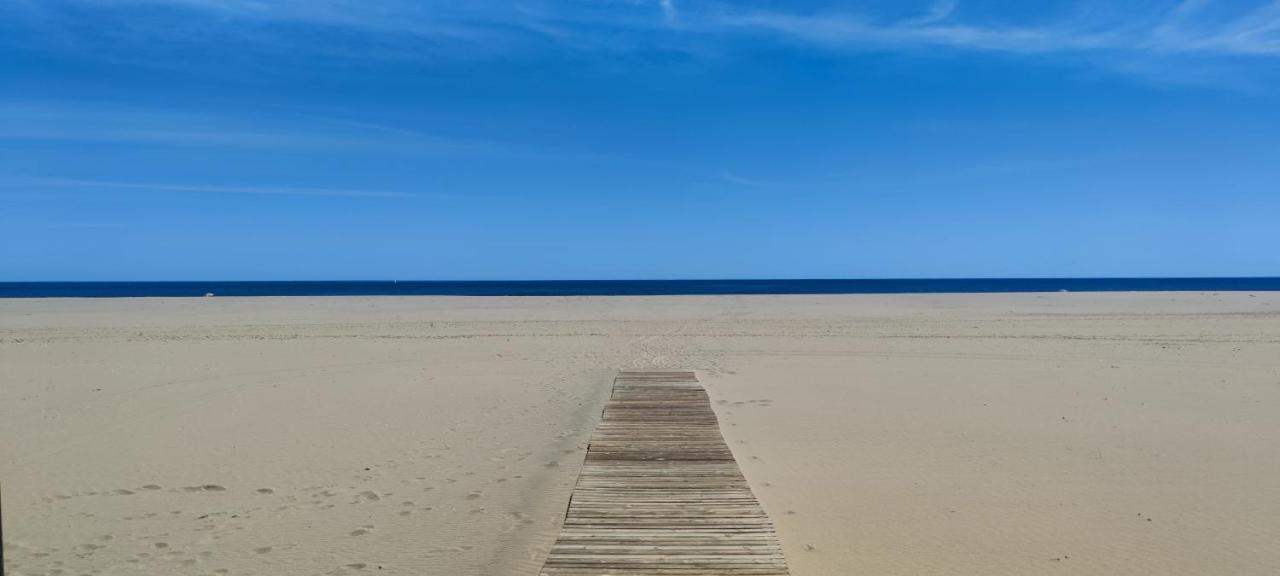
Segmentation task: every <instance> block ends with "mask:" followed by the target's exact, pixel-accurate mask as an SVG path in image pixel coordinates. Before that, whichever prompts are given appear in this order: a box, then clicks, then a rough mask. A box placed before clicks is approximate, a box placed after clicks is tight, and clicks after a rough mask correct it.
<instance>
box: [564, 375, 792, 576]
mask: <svg viewBox="0 0 1280 576" xmlns="http://www.w3.org/2000/svg"><path fill="white" fill-rule="evenodd" d="M787 573H788V572H787V564H786V560H785V559H784V558H783V556H782V547H781V545H779V543H778V538H777V536H776V535H775V533H774V529H773V523H772V522H771V521H770V520H769V517H768V515H766V514H765V512H764V509H763V508H761V507H760V503H759V502H758V501H757V500H756V497H755V494H753V493H752V492H751V487H750V486H748V485H747V481H746V479H745V478H744V477H743V476H742V471H741V470H740V469H739V468H738V463H737V461H736V460H734V458H733V453H732V452H731V451H730V450H729V447H728V446H727V445H725V442H724V436H722V435H721V433H720V422H719V420H717V419H716V415H715V412H714V411H713V410H712V409H711V400H710V398H709V397H708V396H707V392H706V390H705V389H703V387H702V385H701V384H699V383H698V379H697V376H695V375H694V373H693V372H687V371H662V372H619V373H618V376H617V378H615V379H614V382H613V394H612V396H611V397H610V399H609V402H608V403H607V404H606V405H605V408H604V412H603V414H602V415H601V418H600V424H599V425H597V426H596V429H595V432H593V433H592V436H591V445H590V446H589V447H588V448H587V457H586V460H585V461H584V462H583V465H582V472H581V473H580V474H579V475H578V483H577V485H575V486H574V489H573V494H572V496H571V497H570V500H569V509H568V510H567V511H566V512H565V522H564V526H563V528H562V529H561V531H560V537H559V538H558V539H557V540H556V543H555V545H554V546H553V547H552V549H551V553H550V554H549V555H548V556H547V560H546V563H545V564H543V567H542V572H541V574H542V575H543V576H604V575H612V576H641V575H645V576H661V575H686V576H782V575H786V574H787Z"/></svg>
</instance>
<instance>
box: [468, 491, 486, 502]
mask: <svg viewBox="0 0 1280 576" xmlns="http://www.w3.org/2000/svg"><path fill="white" fill-rule="evenodd" d="M483 495H484V494H483V493H482V492H479V491H476V492H472V493H470V494H467V500H475V499H477V498H479V497H481V496H483Z"/></svg>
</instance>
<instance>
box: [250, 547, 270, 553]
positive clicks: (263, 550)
mask: <svg viewBox="0 0 1280 576" xmlns="http://www.w3.org/2000/svg"><path fill="white" fill-rule="evenodd" d="M253 553H254V554H270V553H271V547H270V546H263V547H261V548H254V549H253Z"/></svg>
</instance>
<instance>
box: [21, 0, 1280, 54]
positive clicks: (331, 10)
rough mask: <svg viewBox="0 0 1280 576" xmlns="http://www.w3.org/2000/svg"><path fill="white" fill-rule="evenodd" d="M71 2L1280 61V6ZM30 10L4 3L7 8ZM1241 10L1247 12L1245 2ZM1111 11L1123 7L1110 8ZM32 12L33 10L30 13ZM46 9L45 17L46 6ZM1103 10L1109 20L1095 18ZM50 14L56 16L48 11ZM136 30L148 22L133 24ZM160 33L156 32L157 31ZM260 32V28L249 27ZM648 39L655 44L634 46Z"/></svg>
mask: <svg viewBox="0 0 1280 576" xmlns="http://www.w3.org/2000/svg"><path fill="white" fill-rule="evenodd" d="M69 4H71V5H76V6H81V7H88V8H99V9H100V8H103V7H105V6H115V7H119V6H130V5H131V6H133V7H135V8H138V9H155V8H157V7H168V8H170V9H172V8H173V7H175V6H176V7H181V8H183V9H185V10H187V11H188V12H189V13H192V14H206V15H207V16H209V17H211V18H213V19H215V21H211V22H210V24H216V21H222V22H224V24H225V25H228V26H234V21H236V20H246V21H257V22H267V23H279V24H289V25H310V26H321V27H329V28H340V29H348V30H354V31H363V32H366V33H371V34H378V35H383V36H385V35H390V36H391V37H393V38H386V37H379V41H390V40H393V39H394V37H395V36H405V37H411V38H417V39H423V40H429V41H430V42H432V43H433V44H432V45H433V46H435V47H437V48H438V47H441V46H445V45H448V44H450V43H461V44H464V45H467V46H469V47H470V48H472V49H475V50H484V51H491V50H497V51H498V52H499V53H501V51H502V49H501V47H502V46H504V45H506V46H511V45H512V44H513V42H514V43H517V44H518V43H519V42H518V40H519V39H524V40H529V39H541V40H551V41H553V42H564V43H567V44H570V45H572V46H573V47H589V48H602V47H607V46H610V45H613V46H624V47H626V46H630V47H635V46H641V47H643V46H646V45H649V46H653V45H659V44H661V43H662V42H665V41H671V40H675V39H680V40H700V41H715V40H717V39H719V38H722V37H725V36H729V35H734V34H762V35H769V36H774V37H778V38H782V39H787V40H791V41H799V42H804V43H809V44H813V45H817V46H824V47H836V48H846V49H848V48H868V49H878V50H884V49H911V48H917V47H947V48H953V49H963V50H978V51H997V52H1013V53H1052V52H1083V51H1100V50H1106V51H1126V52H1138V53H1160V54H1210V55H1247V56H1280V1H1277V0H1267V1H1265V2H1255V3H1252V4H1251V5H1242V4H1240V3H1215V2H1212V1H1211V0H1184V1H1183V2H1180V3H1178V4H1176V5H1173V6H1170V7H1168V8H1164V9H1157V10H1154V11H1152V10H1139V9H1136V8H1135V9H1132V10H1129V11H1127V12H1126V11H1124V10H1120V11H1116V10H1114V9H1111V10H1094V9H1093V8H1096V7H1098V6H1102V7H1107V6H1108V4H1092V3H1086V4H1084V5H1083V6H1084V7H1083V8H1081V9H1079V10H1077V11H1075V12H1074V13H1071V14H1066V15H1063V14H1056V15H1055V14H1048V15H1045V16H1043V17H1041V18H1039V21H1030V20H1034V19H1031V18H1024V19H1023V20H1024V21H1023V22H1012V23H1010V22H996V21H994V20H993V19H992V18H990V17H983V16H981V15H976V16H975V15H968V12H966V5H965V4H964V3H963V2H960V1H959V0H939V1H937V2H934V3H933V4H931V5H929V6H927V7H926V8H925V9H923V10H922V11H920V13H919V14H916V15H913V16H907V17H899V18H896V19H894V18H890V19H886V18H884V17H882V16H880V15H877V14H875V13H871V12H866V11H858V10H849V9H843V10H840V9H837V10H831V11H827V12H818V13H815V12H802V11H798V10H794V9H792V10H789V11H787V10H778V9H768V10H766V9H754V8H748V7H743V6H741V5H739V4H734V3H726V2H720V1H702V2H694V1H685V2H682V3H681V5H680V6H679V7H677V3H676V2H675V0H657V2H656V10H655V4H653V3H647V2H646V3H640V2H637V1H636V0H629V1H628V0H615V1H611V2H597V3H588V4H583V3H581V2H571V1H570V2H566V1H556V0H529V1H528V2H525V3H521V4H519V5H516V6H512V5H510V4H506V3H503V2H495V1H491V0H490V1H486V0H477V1H475V2H464V3H453V2H448V3H446V2H411V1H407V0H384V1H381V2H376V3H369V2H353V1H351V0H171V1H169V2H159V1H157V0H117V1H112V2H107V1H106V0H69ZM5 5H8V6H9V7H10V8H11V9H12V8H13V7H18V9H19V10H22V7H23V6H29V4H27V3H25V2H16V1H15V0H9V1H8V2H6V1H5V0H0V9H3V7H4V6H5ZM1242 6H1244V7H1242ZM1112 8H1114V7H1113V6H1112ZM32 10H33V9H31V8H27V9H25V11H27V12H30V11H32ZM45 12H46V13H47V10H46V11H45ZM1094 12H1099V13H1103V14H1106V16H1091V15H1090V14H1092V13H1094ZM46 18H48V16H47V14H46ZM131 25H132V26H135V27H137V26H139V25H140V24H137V23H136V22H133V23H131ZM157 32H158V31H157ZM243 33H244V34H251V33H253V32H243ZM635 35H638V36H641V37H644V38H648V40H649V41H650V42H648V43H645V42H636V41H635V39H634V38H624V36H635Z"/></svg>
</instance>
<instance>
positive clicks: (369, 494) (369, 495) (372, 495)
mask: <svg viewBox="0 0 1280 576" xmlns="http://www.w3.org/2000/svg"><path fill="white" fill-rule="evenodd" d="M360 497H361V498H364V499H365V500H381V499H382V497H381V496H379V495H378V493H377V492H374V491H372V490H365V491H364V492H361V493H360Z"/></svg>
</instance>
